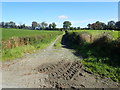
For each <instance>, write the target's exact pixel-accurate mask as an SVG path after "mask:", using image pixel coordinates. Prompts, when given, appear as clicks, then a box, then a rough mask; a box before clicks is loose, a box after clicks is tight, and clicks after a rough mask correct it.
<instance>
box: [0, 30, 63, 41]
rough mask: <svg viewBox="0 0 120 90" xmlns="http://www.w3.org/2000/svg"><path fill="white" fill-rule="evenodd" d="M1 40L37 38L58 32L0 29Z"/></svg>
mask: <svg viewBox="0 0 120 90" xmlns="http://www.w3.org/2000/svg"><path fill="white" fill-rule="evenodd" d="M1 31H2V40H3V41H4V40H8V39H10V38H12V37H13V38H16V37H25V36H39V35H44V36H47V35H48V34H52V35H54V34H58V33H61V32H60V31H47V30H26V29H1Z"/></svg>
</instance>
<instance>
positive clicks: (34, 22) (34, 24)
mask: <svg viewBox="0 0 120 90" xmlns="http://www.w3.org/2000/svg"><path fill="white" fill-rule="evenodd" d="M37 26H38V24H37V22H36V21H33V22H32V28H33V29H35V28H36V27H37Z"/></svg>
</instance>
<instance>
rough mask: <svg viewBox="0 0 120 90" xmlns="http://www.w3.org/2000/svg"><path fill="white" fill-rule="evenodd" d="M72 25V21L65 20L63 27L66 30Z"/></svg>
mask: <svg viewBox="0 0 120 90" xmlns="http://www.w3.org/2000/svg"><path fill="white" fill-rule="evenodd" d="M71 25H72V24H71V22H70V21H65V22H63V28H64V29H65V30H67V29H70V26H71Z"/></svg>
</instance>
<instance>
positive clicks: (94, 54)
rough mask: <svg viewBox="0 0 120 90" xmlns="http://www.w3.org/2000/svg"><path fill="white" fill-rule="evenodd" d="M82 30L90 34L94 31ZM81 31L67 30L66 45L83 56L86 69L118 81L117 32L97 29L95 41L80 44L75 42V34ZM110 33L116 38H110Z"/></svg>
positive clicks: (119, 71) (119, 68)
mask: <svg viewBox="0 0 120 90" xmlns="http://www.w3.org/2000/svg"><path fill="white" fill-rule="evenodd" d="M83 31H84V32H85V31H86V32H88V33H91V34H92V35H94V32H95V31H91V30H88V31H87V30H83ZM81 32H82V31H81V30H80V31H79V32H78V31H76V32H75V33H73V32H71V31H69V32H68V33H67V34H66V35H65V36H64V38H65V40H66V45H67V46H69V47H71V48H73V49H75V50H76V53H80V55H82V56H83V60H82V63H83V65H84V66H85V68H86V70H88V71H90V72H92V73H94V74H99V75H100V76H102V77H107V78H111V79H112V80H114V81H116V82H120V65H119V63H120V61H119V60H120V56H119V53H120V40H119V39H117V38H118V35H117V34H118V33H119V32H117V33H116V32H111V33H109V34H103V33H102V32H107V31H98V32H95V36H98V37H97V39H96V40H95V41H93V42H90V43H89V42H81V41H80V42H81V43H82V44H79V43H77V39H78V37H77V36H78V35H80V34H81ZM108 32H109V31H108ZM82 33H83V32H82ZM113 33H114V34H113ZM99 34H100V35H99ZM101 34H102V35H101ZM111 35H113V37H116V39H115V38H114V39H113V38H110V37H111ZM99 36H100V37H99Z"/></svg>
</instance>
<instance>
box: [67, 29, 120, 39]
mask: <svg viewBox="0 0 120 90" xmlns="http://www.w3.org/2000/svg"><path fill="white" fill-rule="evenodd" d="M69 32H78V33H80V32H88V33H90V34H92V35H93V36H97V35H99V34H101V33H104V32H108V33H110V34H111V35H112V36H113V38H114V39H117V38H118V37H120V35H119V34H120V31H112V30H71V31H69Z"/></svg>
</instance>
